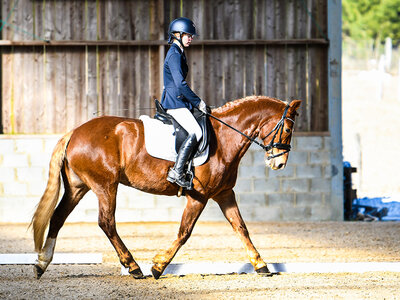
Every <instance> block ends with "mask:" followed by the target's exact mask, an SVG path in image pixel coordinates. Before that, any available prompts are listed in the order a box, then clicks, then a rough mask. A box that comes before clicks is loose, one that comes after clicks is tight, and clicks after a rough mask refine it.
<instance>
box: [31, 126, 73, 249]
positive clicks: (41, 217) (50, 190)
mask: <svg viewBox="0 0 400 300" xmlns="http://www.w3.org/2000/svg"><path fill="white" fill-rule="evenodd" d="M72 133H73V131H70V132H69V133H67V134H65V135H64V136H63V137H62V138H61V139H60V140H59V141H58V143H57V145H56V147H55V148H54V151H53V154H52V155H51V160H50V169H49V179H48V181H47V187H46V190H45V191H44V194H43V196H42V198H41V199H40V202H39V204H38V206H37V208H36V211H35V214H34V215H33V217H32V222H31V225H32V227H33V239H34V241H35V251H36V252H39V251H40V250H41V249H42V246H43V238H44V233H45V231H46V228H47V226H48V225H49V222H50V218H51V217H52V215H53V212H54V209H55V207H56V205H57V202H58V196H59V194H60V177H61V176H60V174H61V168H62V166H63V163H64V158H65V152H66V148H67V145H68V143H69V140H70V139H71V135H72Z"/></svg>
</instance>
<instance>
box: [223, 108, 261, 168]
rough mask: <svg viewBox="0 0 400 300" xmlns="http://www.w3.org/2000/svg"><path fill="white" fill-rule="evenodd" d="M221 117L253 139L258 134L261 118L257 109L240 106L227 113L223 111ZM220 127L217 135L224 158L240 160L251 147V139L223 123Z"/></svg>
mask: <svg viewBox="0 0 400 300" xmlns="http://www.w3.org/2000/svg"><path fill="white" fill-rule="evenodd" d="M220 119H221V120H223V121H224V122H226V123H227V124H229V125H231V126H232V127H234V128H235V129H237V130H239V131H240V132H242V133H244V134H245V135H247V136H249V137H250V138H252V139H253V138H256V136H257V135H258V130H259V125H260V121H261V120H260V113H259V112H257V111H256V110H248V111H247V112H246V110H245V109H240V107H239V108H237V109H234V110H232V111H230V112H228V113H226V114H224V113H221V114H220ZM218 128H219V130H218V132H216V135H217V139H218V144H219V145H220V147H221V154H222V155H223V157H224V160H226V161H237V162H238V160H240V159H241V158H242V157H243V155H244V154H245V153H246V151H247V150H248V148H249V147H250V145H251V141H250V139H249V138H246V137H245V136H243V135H241V134H240V133H238V132H236V131H234V130H233V129H231V128H229V127H227V126H225V125H224V124H222V123H220V124H219V126H218Z"/></svg>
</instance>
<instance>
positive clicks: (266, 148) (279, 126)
mask: <svg viewBox="0 0 400 300" xmlns="http://www.w3.org/2000/svg"><path fill="white" fill-rule="evenodd" d="M289 107H290V105H289V104H288V105H286V107H285V110H284V111H283V115H282V117H281V119H280V120H279V121H278V123H277V124H276V125H275V127H274V128H273V129H272V130H271V131H270V132H269V133H268V134H267V135H266V136H264V137H263V138H261V140H262V141H264V140H265V139H266V138H267V137H269V136H270V135H272V134H273V136H272V139H271V142H269V144H268V145H266V146H265V145H264V144H262V143H260V142H258V141H257V140H256V139H255V138H252V137H250V136H248V135H247V134H245V133H243V132H241V131H240V130H238V129H236V128H234V127H232V126H231V125H229V124H227V123H225V122H224V121H222V120H221V119H218V118H217V117H214V116H213V115H212V114H210V113H207V115H208V116H210V117H211V118H213V119H215V120H217V121H219V122H221V123H222V124H224V125H225V126H228V127H229V128H231V129H233V130H235V131H236V132H238V133H240V134H241V135H243V136H244V137H246V138H247V139H248V140H250V142H252V143H255V144H256V145H258V146H260V147H261V148H262V149H263V150H264V151H265V152H267V154H268V156H267V159H268V160H270V159H273V158H276V157H279V156H282V155H284V154H286V153H288V152H289V151H290V149H291V146H290V144H284V143H282V132H283V127H284V122H285V120H289V121H291V122H293V124H294V120H293V119H291V118H289V117H287V116H286V115H287V112H288V110H289ZM278 134H279V140H278V142H275V138H276V137H277V136H278ZM273 148H276V149H279V150H285V151H283V152H281V153H278V154H271V155H270V154H269V153H268V152H269V151H271V150H272V149H273Z"/></svg>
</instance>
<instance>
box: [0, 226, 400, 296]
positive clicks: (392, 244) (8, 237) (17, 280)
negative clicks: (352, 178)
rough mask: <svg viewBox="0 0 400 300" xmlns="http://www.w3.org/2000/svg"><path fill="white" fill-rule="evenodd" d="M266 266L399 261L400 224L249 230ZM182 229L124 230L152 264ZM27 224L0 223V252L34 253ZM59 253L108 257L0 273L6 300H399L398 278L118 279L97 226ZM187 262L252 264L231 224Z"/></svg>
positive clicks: (194, 243) (72, 232)
mask: <svg viewBox="0 0 400 300" xmlns="http://www.w3.org/2000/svg"><path fill="white" fill-rule="evenodd" d="M247 225H248V229H249V231H250V234H251V237H252V240H253V242H254V244H255V245H256V247H257V248H258V250H259V252H260V254H261V255H262V257H263V258H264V260H265V261H266V262H268V263H277V262H367V261H375V262H400V255H399V253H400V239H399V234H400V223H391V222H380V223H356V222H347V223H344V222H324V223H249V224H247ZM178 227H179V224H178V223H123V224H119V225H118V230H119V233H120V235H121V238H122V239H123V241H124V242H125V244H126V245H127V246H128V248H129V249H131V251H132V254H133V256H134V258H135V259H136V260H137V261H138V262H148V263H149V262H151V260H152V258H153V256H154V255H155V254H156V253H157V252H158V251H159V250H160V249H164V248H166V247H168V246H169V245H170V244H171V243H172V241H173V240H174V238H175V236H176V233H177V231H178ZM32 252H33V242H32V238H31V232H30V231H29V230H27V224H20V225H15V224H0V253H32ZM56 252H96V253H102V254H103V263H102V264H98V265H50V266H49V268H48V270H47V271H46V273H45V274H44V275H43V277H42V278H41V279H40V280H36V279H35V278H34V276H33V269H32V266H30V265H18V266H16V265H1V266H0V299H39V298H41V299H54V298H57V299H77V298H79V299H120V298H122V299H123V298H135V299H136V298H138V299H265V298H285V299H286V298H302V299H303V298H306V299H310V298H324V299H325V298H328V299H333V298H334V299H338V298H339V299H341V298H356V299H357V298H358V299H361V298H362V299H384V298H385V299H396V298H397V297H399V296H398V291H399V290H400V273H394V272H392V273H391V272H367V273H336V274H306V273H304V274H299V273H292V274H288V273H283V274H281V275H275V276H273V277H262V276H259V275H256V274H242V275H237V274H231V275H207V274H199V275H187V276H173V275H165V276H162V277H161V278H160V279H159V280H155V279H154V278H152V277H148V278H146V279H143V280H134V279H133V278H130V277H129V276H121V275H120V269H121V268H120V264H119V262H118V259H117V257H116V254H115V252H114V250H113V248H112V246H111V244H110V243H109V241H108V239H107V238H106V236H105V235H104V234H103V232H102V231H101V230H100V228H98V226H97V224H66V225H65V226H64V227H63V228H62V230H61V231H60V235H59V238H58V240H57V246H56ZM189 261H192V262H193V261H196V262H197V261H218V262H243V263H247V262H248V260H247V257H246V253H245V251H244V249H243V248H242V245H241V242H240V240H239V238H238V237H237V236H236V235H235V233H234V232H233V230H232V229H231V227H230V225H229V224H228V223H225V222H222V223H209V222H200V223H199V224H197V225H196V227H195V229H194V232H193V234H192V236H191V238H190V239H189V241H188V242H187V243H186V245H185V246H183V247H182V249H181V250H180V252H178V254H177V256H176V257H175V258H174V260H173V263H178V262H189Z"/></svg>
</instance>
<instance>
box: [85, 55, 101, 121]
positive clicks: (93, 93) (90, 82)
mask: <svg viewBox="0 0 400 300" xmlns="http://www.w3.org/2000/svg"><path fill="white" fill-rule="evenodd" d="M86 65H87V70H86V72H87V75H86V76H87V92H86V97H87V115H86V120H90V119H92V118H94V117H95V116H96V115H97V111H98V103H97V96H98V91H97V79H98V77H97V48H96V47H88V48H87V49H86Z"/></svg>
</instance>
